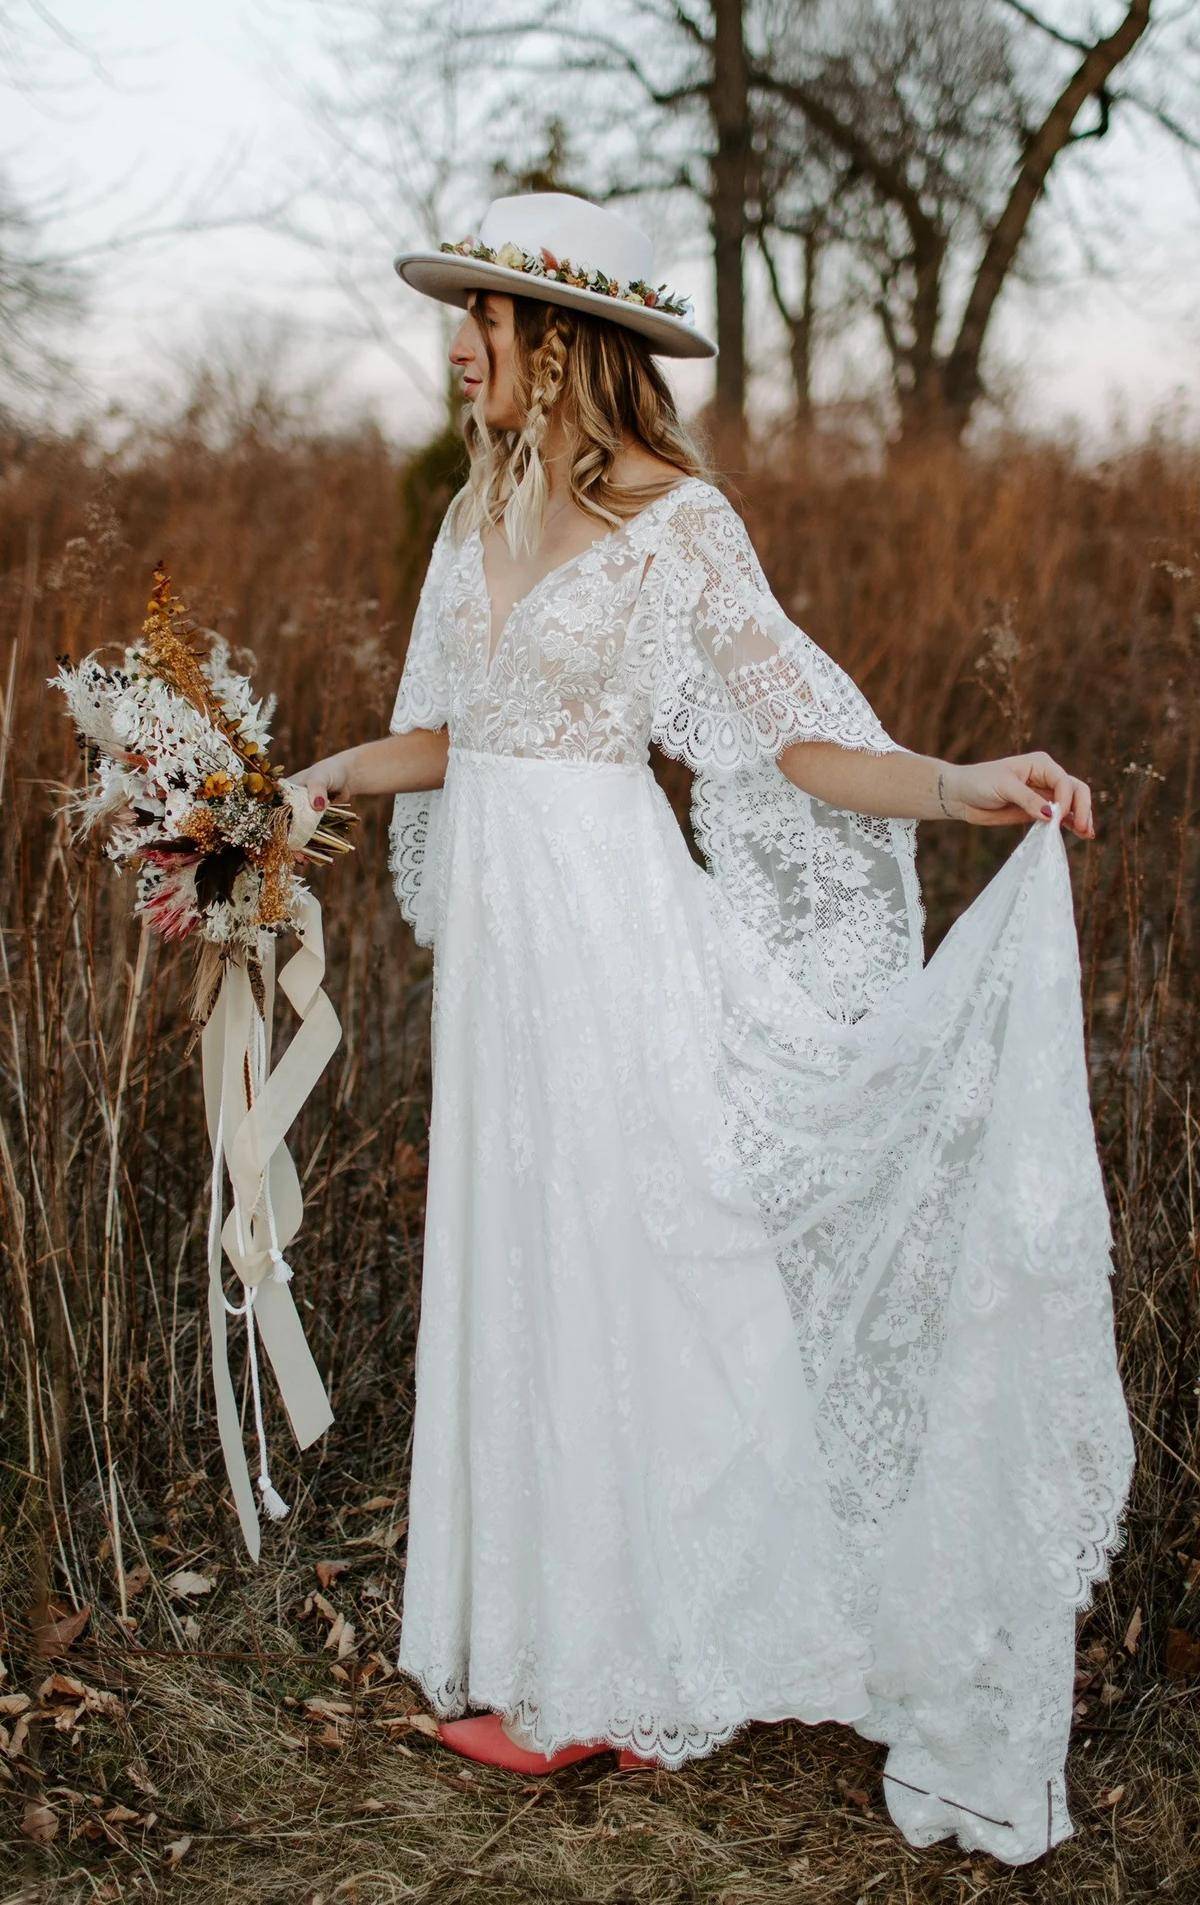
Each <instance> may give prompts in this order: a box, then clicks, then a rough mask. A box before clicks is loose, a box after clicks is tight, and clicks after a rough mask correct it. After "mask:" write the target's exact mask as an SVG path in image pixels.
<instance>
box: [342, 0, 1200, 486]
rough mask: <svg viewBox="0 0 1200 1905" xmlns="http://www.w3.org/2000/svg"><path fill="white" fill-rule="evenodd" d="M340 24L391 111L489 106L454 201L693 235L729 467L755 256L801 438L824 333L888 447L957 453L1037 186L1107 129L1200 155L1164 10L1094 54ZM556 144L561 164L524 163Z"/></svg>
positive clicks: (559, 14) (915, 18) (721, 19)
mask: <svg viewBox="0 0 1200 1905" xmlns="http://www.w3.org/2000/svg"><path fill="white" fill-rule="evenodd" d="M345 6H346V8H347V9H348V10H349V11H350V12H351V13H352V14H357V15H359V16H360V17H362V18H364V19H367V20H369V22H370V29H371V35H372V46H373V55H372V57H373V61H374V65H373V68H372V71H373V75H374V80H375V81H376V82H379V81H381V80H382V79H383V76H384V75H390V81H389V82H388V83H385V84H384V85H383V86H382V89H381V95H382V97H384V98H386V100H387V102H388V109H389V111H391V110H393V109H394V103H395V101H396V100H397V99H405V98H409V97H411V96H412V95H413V93H414V89H415V90H416V92H417V93H418V94H419V92H420V89H421V87H422V86H423V84H424V83H425V81H424V80H423V78H422V74H425V75H430V74H435V73H436V74H437V75H438V76H439V78H440V81H441V82H442V83H446V81H447V77H448V76H449V75H451V74H452V75H453V76H454V81H455V83H456V84H457V85H459V86H464V85H465V86H467V87H468V88H469V89H470V90H471V91H473V92H474V93H475V94H476V95H477V96H478V97H479V98H481V99H483V100H485V101H486V112H485V113H484V114H483V115H482V117H477V119H476V132H475V135H474V136H473V138H472V139H471V140H470V141H465V140H462V139H460V140H459V141H458V143H457V145H456V147H455V150H454V151H453V153H448V154H447V165H446V171H445V174H444V183H445V185H446V187H447V189H448V190H449V191H450V195H451V196H453V192H452V190H451V188H452V187H453V184H454V182H455V181H457V182H458V183H459V184H461V183H462V182H463V181H464V180H465V179H466V178H468V177H470V176H471V175H472V173H473V174H474V176H475V177H476V178H478V177H479V176H480V173H481V172H482V171H483V169H484V168H485V167H490V168H491V174H492V177H493V180H495V179H504V178H522V177H525V178H529V177H537V178H538V179H540V180H545V179H547V178H553V179H555V181H556V182H557V183H560V184H562V183H567V184H568V189H575V190H580V191H583V192H585V193H586V194H587V195H588V196H590V197H593V198H596V199H599V200H609V201H616V202H624V201H629V200H637V199H645V198H652V199H653V200H654V201H655V204H654V213H653V217H654V222H655V225H656V229H659V230H662V229H663V226H664V222H665V221H666V220H668V219H669V217H670V208H671V207H673V206H675V205H676V204H678V205H679V206H680V208H681V212H682V216H683V225H682V226H679V225H677V226H676V231H677V232H681V233H684V234H685V233H686V232H687V230H689V229H690V230H691V231H693V232H694V231H695V229H696V222H695V221H696V214H697V213H699V214H700V221H699V229H700V230H701V232H702V233H703V236H704V239H705V241H706V244H707V247H708V249H709V253H710V257H711V261H712V271H713V282H714V302H715V307H716V323H717V334H718V342H719V345H720V357H719V359H718V362H717V383H716V398H715V412H716V414H715V419H714V421H715V425H716V430H717V434H718V437H719V439H720V440H721V443H722V448H723V450H724V451H725V452H726V453H728V452H729V450H730V449H731V448H732V447H733V446H734V445H735V444H736V443H737V442H739V441H740V431H741V427H742V420H743V417H744V412H745V404H746V390H747V375H748V361H749V359H750V356H751V353H752V350H753V349H754V348H757V346H758V344H759V343H760V341H761V331H760V329H759V327H757V326H756V327H755V328H754V335H753V336H748V332H749V328H750V327H749V326H748V323H747V290H746V286H747V282H748V281H747V276H746V273H747V260H748V258H749V257H750V256H753V257H754V258H755V259H757V260H758V261H760V262H761V266H762V270H763V272H764V274H765V285H766V290H767V293H768V296H769V300H770V305H769V308H770V309H772V310H773V311H774V313H775V314H776V317H777V319H778V320H779V321H780V322H781V324H782V326H783V328H784V334H785V338H786V342H787V350H788V359H789V362H790V365H791V369H792V375H793V379H794V382H795V387H796V398H797V406H798V408H799V409H800V411H801V412H802V413H803V412H804V411H805V410H807V409H808V408H809V407H810V406H811V402H812V388H813V376H814V363H815V359H816V354H817V348H818V343H819V340H820V336H821V330H822V322H823V320H824V321H826V322H827V320H828V317H829V314H830V313H831V312H832V313H835V314H837V315H838V316H839V318H847V317H849V318H855V317H857V318H861V317H863V316H867V317H869V319H870V321H871V322H872V323H873V325H874V326H875V327H876V331H877V335H878V337H879V339H880V340H881V342H882V345H883V349H884V354H885V359H886V361H887V363H888V364H889V366H890V372H891V385H892V392H893V397H894V401H895V408H896V412H897V414H898V417H899V422H900V427H901V431H902V433H903V434H905V435H918V434H922V433H924V432H926V431H929V430H936V431H940V432H945V433H948V434H950V435H958V434H959V433H961V431H962V429H963V428H964V427H965V425H966V423H967V422H968V420H969V418H970V416H971V414H972V411H973V408H974V406H975V405H976V403H977V401H978V399H979V397H980V395H981V394H982V393H983V392H984V391H985V389H986V356H987V350H988V345H989V340H990V338H991V335H992V332H993V329H994V319H995V315H996V312H997V310H998V308H999V306H1000V304H1001V301H1002V299H1003V297H1004V295H1005V293H1006V291H1007V290H1008V289H1009V287H1010V286H1011V285H1012V284H1014V283H1016V282H1018V281H1019V280H1020V279H1021V278H1022V276H1026V275H1028V274H1029V273H1030V272H1031V271H1032V270H1033V269H1034V268H1035V267H1036V265H1037V263H1038V239H1039V236H1041V237H1043V238H1045V237H1047V236H1048V234H1049V232H1050V230H1051V229H1052V228H1053V229H1054V230H1055V231H1056V232H1061V231H1062V229H1063V228H1064V225H1065V224H1066V221H1067V219H1068V217H1069V214H1068V212H1067V211H1066V210H1064V208H1063V207H1061V206H1060V205H1059V204H1058V203H1057V202H1054V203H1051V204H1050V205H1049V206H1047V204H1046V201H1047V197H1048V193H1049V187H1050V183H1051V180H1052V177H1053V176H1055V175H1057V174H1058V173H1059V172H1064V171H1065V170H1067V169H1069V170H1070V173H1071V176H1072V177H1073V178H1076V179H1077V178H1078V177H1079V176H1080V170H1081V167H1083V166H1084V164H1085V161H1086V156H1087V155H1088V154H1089V153H1091V152H1095V151H1098V150H1099V149H1100V148H1101V146H1102V142H1103V140H1104V138H1105V136H1106V135H1107V133H1108V132H1109V130H1110V128H1111V126H1112V124H1113V122H1114V117H1115V116H1116V115H1117V114H1118V113H1121V114H1125V115H1130V116H1132V115H1138V116H1139V117H1140V118H1141V119H1142V120H1143V121H1145V122H1146V123H1148V124H1149V125H1151V126H1152V127H1153V128H1154V129H1155V130H1156V131H1157V132H1158V133H1159V134H1161V135H1162V136H1163V137H1164V138H1165V139H1167V140H1168V141H1169V142H1170V144H1171V145H1172V146H1173V147H1174V148H1175V149H1176V150H1182V151H1184V152H1185V153H1188V154H1190V153H1191V152H1193V151H1200V112H1198V111H1197V108H1196V106H1195V103H1194V101H1193V100H1191V99H1190V98H1189V97H1188V96H1187V94H1186V89H1185V88H1184V86H1183V84H1182V81H1181V79H1180V77H1179V75H1180V73H1181V72H1182V71H1183V70H1184V69H1185V68H1186V67H1187V65H1188V63H1189V62H1190V63H1191V65H1192V67H1193V68H1194V69H1195V70H1197V71H1198V72H1200V49H1198V48H1197V45H1196V41H1195V37H1194V35H1191V36H1190V35H1189V32H1188V26H1187V19H1186V16H1185V14H1183V13H1182V12H1180V10H1179V8H1178V7H1177V8H1176V10H1175V11H1173V12H1172V11H1170V10H1169V9H1168V6H1167V4H1166V0H1107V10H1108V11H1109V12H1110V13H1111V14H1112V16H1113V18H1112V20H1111V24H1110V26H1109V28H1108V29H1107V30H1100V29H1094V30H1088V31H1084V30H1079V31H1074V30H1068V29H1067V28H1065V27H1062V26H1060V25H1058V24H1056V23H1055V22H1054V21H1052V20H1050V19H1047V18H1043V17H1042V16H1041V15H1039V14H1038V13H1036V12H1035V11H1034V9H1033V8H1032V7H1031V6H1027V5H1026V4H1024V0H608V3H607V4H606V6H605V7H604V8H603V9H600V8H599V7H593V6H591V5H588V4H579V3H578V0H525V3H524V4H521V0H514V4H508V3H507V0H497V3H496V5H495V6H494V7H493V9H492V10H491V12H490V14H489V15H488V17H487V18H486V19H484V18H481V17H480V16H479V15H478V13H477V12H475V11H473V10H469V9H467V8H466V7H464V6H462V5H461V4H455V5H450V6H447V5H445V4H441V5H438V6H432V5H430V4H429V0H423V3H420V0H405V3H404V4H400V0H345ZM1160 15H1161V16H1162V17H1161V24H1159V16H1160ZM1152 17H1153V19H1152ZM1152 23H1153V24H1154V26H1155V29H1156V30H1155V31H1154V32H1152V31H1151V27H1152ZM1176 93H1178V94H1180V96H1181V99H1182V103H1181V104H1179V105H1174V104H1173V103H1172V102H1173V100H1174V98H1175V95H1176ZM555 120H557V121H558V122H559V126H560V132H561V129H562V128H563V127H564V126H565V127H566V128H568V129H569V139H568V136H567V134H566V133H563V135H562V137H561V138H560V140H559V145H558V148H557V150H555V149H553V146H552V142H551V144H549V145H547V148H546V151H545V152H544V153H543V151H542V149H541V147H540V146H539V147H538V148H537V150H536V152H535V151H534V148H533V146H532V144H531V141H533V140H540V139H542V138H544V136H545V133H546V129H547V127H548V126H551V125H552V124H553V122H554V121H555ZM1193 122H1194V123H1193ZM427 123H428V122H427ZM360 124H361V119H360ZM568 144H569V147H570V153H569V154H568V152H567V146H568ZM429 162H430V155H429V154H428V153H427V154H426V163H429ZM1095 176H1096V183H1097V191H1096V200H1097V210H1096V218H1097V221H1098V222H1102V221H1104V220H1105V219H1110V220H1111V217H1112V211H1111V201H1112V189H1111V174H1110V173H1108V174H1106V173H1102V172H1101V169H1100V168H1099V167H1098V166H1097V167H1096V168H1095ZM437 229H439V230H441V229H444V225H441V226H438V227H437ZM429 235H432V233H430V234H429ZM1075 236H1077V237H1078V238H1079V239H1080V241H1081V242H1084V243H1086V242H1087V239H1088V233H1087V231H1086V230H1081V231H1079V232H1078V233H1076V234H1075ZM751 247H752V251H751Z"/></svg>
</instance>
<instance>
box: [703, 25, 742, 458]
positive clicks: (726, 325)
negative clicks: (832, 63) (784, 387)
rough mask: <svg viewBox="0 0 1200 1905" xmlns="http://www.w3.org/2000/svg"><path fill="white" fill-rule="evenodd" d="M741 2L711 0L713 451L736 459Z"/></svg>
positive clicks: (739, 334)
mask: <svg viewBox="0 0 1200 1905" xmlns="http://www.w3.org/2000/svg"><path fill="white" fill-rule="evenodd" d="M742 11H743V9H742V0H713V24H714V35H713V49H712V50H713V76H712V90H711V94H710V100H711V112H712V121H713V131H714V133H715V150H714V153H713V160H712V196H711V201H710V219H711V230H712V241H713V266H714V270H715V272H716V308H717V345H718V347H719V350H720V356H719V357H718V358H717V388H716V403H715V417H714V424H715V429H714V435H715V437H716V447H717V450H718V454H719V455H720V456H722V457H729V458H732V459H733V460H735V461H740V459H741V456H742V453H743V451H744V448H745V411H746V307H745V285H744V278H743V262H744V261H743V248H744V241H745V236H746V226H747V217H746V190H747V184H748V172H749V159H750V93H749V86H748V83H747V73H746V43H745V39H744V36H743V19H742Z"/></svg>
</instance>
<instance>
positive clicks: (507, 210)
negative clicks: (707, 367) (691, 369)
mask: <svg viewBox="0 0 1200 1905" xmlns="http://www.w3.org/2000/svg"><path fill="white" fill-rule="evenodd" d="M479 253H482V254H484V255H482V256H480V255H476V254H479ZM395 265H396V270H397V271H398V272H399V273H400V276H401V277H402V278H403V279H404V281H405V283H406V284H411V285H412V286H413V287H414V289H415V290H417V291H423V292H425V294H426V296H427V297H431V298H440V299H441V301H442V303H443V304H461V305H465V304H466V302H467V294H468V292H470V291H503V292H506V293H507V294H508V295H509V296H510V297H524V298H543V299H545V301H546V302H547V303H548V304H565V305H569V306H571V308H572V309H574V310H578V311H591V312H594V313H595V315H596V316H597V317H605V318H608V319H609V320H610V321H611V322H612V323H613V324H625V325H627V326H628V327H629V329H630V330H634V331H640V332H641V333H642V335H643V336H645V337H648V338H649V339H650V343H651V349H652V350H653V351H655V352H656V353H658V354H659V355H660V356H663V357H715V356H716V354H717V347H716V345H715V344H714V343H712V341H711V340H710V339H709V338H707V337H705V336H704V335H703V334H702V333H701V332H700V331H698V330H697V329H696V327H695V325H694V324H693V323H692V321H691V303H690V300H688V299H686V298H681V297H679V296H678V294H677V293H675V292H672V291H669V290H668V289H667V288H666V286H664V285H658V284H655V283H654V245H653V242H652V240H651V239H650V238H649V236H648V235H647V234H646V233H645V232H644V231H643V230H642V229H641V227H640V225H635V224H634V223H633V221H632V220H631V219H628V218H625V217H624V216H623V215H622V214H621V213H620V212H613V211H610V210H609V209H608V207H607V206H605V205H593V203H592V201H591V200H590V199H586V198H577V197H576V196H575V194H574V193H573V192H523V193H521V194H519V195H518V196H517V197H515V198H497V199H493V200H492V203H491V204H490V205H489V206H488V208H487V211H486V213H485V214H484V218H483V223H482V224H481V225H480V227H479V232H478V235H477V236H476V237H474V238H464V239H462V240H461V241H460V242H459V244H458V245H456V246H455V245H446V246H444V247H442V248H440V249H439V250H437V251H402V252H401V253H400V255H399V257H398V258H397V259H396V260H395ZM560 274H561V275H560ZM570 280H576V282H570Z"/></svg>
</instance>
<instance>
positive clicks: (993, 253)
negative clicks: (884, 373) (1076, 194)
mask: <svg viewBox="0 0 1200 1905" xmlns="http://www.w3.org/2000/svg"><path fill="white" fill-rule="evenodd" d="M1150 5H1151V0H1130V4H1129V10H1128V12H1127V13H1126V15H1125V18H1124V19H1123V20H1122V21H1121V23H1120V25H1119V26H1118V27H1117V28H1116V30H1115V31H1114V32H1113V33H1110V34H1109V36H1108V38H1107V39H1104V40H1097V41H1096V43H1095V45H1094V46H1090V47H1089V48H1088V50H1087V52H1086V54H1085V55H1084V58H1083V59H1082V60H1081V61H1080V63H1079V65H1078V66H1077V67H1076V69H1075V71H1074V72H1073V73H1072V74H1071V77H1070V78H1069V79H1068V80H1067V82H1066V85H1065V86H1064V87H1063V88H1062V91H1061V92H1060V93H1059V95H1058V98H1057V99H1056V100H1055V102H1054V104H1053V105H1052V106H1051V108H1050V110H1049V112H1048V113H1047V114H1046V117H1045V118H1044V119H1043V121H1042V124H1041V126H1040V127H1039V128H1038V130H1037V131H1036V132H1035V133H1034V134H1033V137H1032V138H1031V139H1030V140H1029V142H1028V144H1027V146H1026V148H1025V154H1024V157H1023V159H1022V161H1021V164H1020V167H1019V169H1018V172H1017V177H1016V180H1015V182H1014V184H1013V188H1012V190H1011V192H1010V193H1009V196H1008V202H1007V204H1006V205H1005V206H1004V209H1003V211H1002V212H1001V213H1000V216H999V218H998V219H997V220H996V222H995V224H994V225H993V227H992V231H991V236H990V237H989V239H988V242H987V244H986V246H985V247H984V253H983V258H982V260H981V261H980V266H979V270H978V272H977V273H976V276H975V282H974V283H973V285H972V286H971V291H970V295H969V297H968V298H967V303H966V308H965V310H964V311H963V316H962V323H961V324H960V326H959V331H958V336H957V338H956V339H955V342H954V347H953V349H952V351H951V352H950V356H949V358H948V359H947V362H946V395H947V397H948V399H949V400H950V402H951V404H952V405H953V406H955V407H957V408H960V409H961V408H962V407H964V406H966V405H969V404H970V402H971V401H972V400H973V398H974V396H975V395H976V394H977V392H978V390H979V358H980V353H981V350H982V348H983V339H984V334H985V332H986V330H987V327H988V323H989V322H990V319H991V316H992V312H993V311H994V309H995V307H996V300H997V299H998V298H999V296H1000V292H1001V289H1002V287H1003V285H1004V280H1005V278H1006V276H1007V274H1008V269H1009V266H1010V265H1011V264H1012V261H1013V259H1014V257H1015V256H1016V252H1017V247H1018V246H1019V245H1020V243H1021V240H1022V239H1023V237H1024V236H1025V231H1026V228H1027V227H1028V224H1029V220H1030V217H1031V216H1032V213H1033V208H1034V206H1035V205H1036V204H1037V202H1038V199H1039V198H1040V197H1041V195H1042V191H1043V189H1044V187H1045V184H1046V178H1047V176H1048V174H1049V171H1050V168H1051V166H1052V165H1053V164H1054V161H1055V159H1056V158H1057V157H1058V155H1059V153H1060V152H1061V151H1062V150H1063V148H1064V147H1065V146H1066V145H1067V144H1068V143H1069V141H1070V134H1071V127H1072V125H1073V124H1074V121H1075V117H1076V114H1077V113H1078V112H1079V110H1080V108H1081V107H1082V106H1083V104H1084V102H1085V100H1088V99H1090V98H1092V97H1093V95H1097V96H1099V95H1103V94H1104V93H1105V91H1106V89H1107V82H1108V78H1109V75H1110V74H1111V73H1113V72H1115V70H1116V68H1117V67H1118V66H1119V65H1120V64H1121V62H1122V61H1123V60H1124V59H1126V58H1127V57H1128V55H1129V54H1130V53H1131V52H1132V50H1133V48H1134V47H1135V46H1136V45H1137V43H1138V41H1139V40H1140V39H1141V37H1142V35H1143V34H1144V33H1145V32H1146V30H1147V28H1148V27H1149V25H1150Z"/></svg>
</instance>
